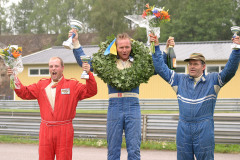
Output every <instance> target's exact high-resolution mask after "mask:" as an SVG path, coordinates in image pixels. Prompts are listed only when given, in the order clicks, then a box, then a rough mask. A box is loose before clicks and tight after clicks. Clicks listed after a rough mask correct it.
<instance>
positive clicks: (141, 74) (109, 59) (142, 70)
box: [92, 36, 154, 91]
mask: <svg viewBox="0 0 240 160" xmlns="http://www.w3.org/2000/svg"><path fill="white" fill-rule="evenodd" d="M114 38H115V37H114V36H111V37H108V38H107V41H105V42H102V43H101V44H100V46H99V47H100V49H99V50H98V52H97V53H95V54H93V59H92V65H93V69H94V72H95V73H96V74H97V75H98V77H100V78H101V79H102V80H103V81H104V82H105V83H107V84H109V85H111V86H112V87H114V88H116V89H118V90H121V91H130V90H131V89H133V88H136V87H138V86H139V85H140V84H141V83H147V82H148V80H149V78H150V77H151V76H152V75H153V74H154V66H153V62H152V56H151V55H150V54H149V48H148V47H146V46H145V45H144V44H143V43H142V42H139V41H132V51H131V53H130V56H131V57H133V58H134V61H133V63H132V66H131V67H130V68H126V69H123V70H119V69H118V68H117V65H116V60H117V56H116V55H113V54H109V55H104V51H105V50H106V48H107V47H108V45H109V44H110V43H111V42H112V40H113V39H114Z"/></svg>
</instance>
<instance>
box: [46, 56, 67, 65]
mask: <svg viewBox="0 0 240 160" xmlns="http://www.w3.org/2000/svg"><path fill="white" fill-rule="evenodd" d="M54 59H59V60H60V63H61V66H62V67H64V63H63V60H62V58H60V57H52V58H50V59H49V61H50V60H54Z"/></svg>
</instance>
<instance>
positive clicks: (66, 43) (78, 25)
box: [62, 19, 83, 49]
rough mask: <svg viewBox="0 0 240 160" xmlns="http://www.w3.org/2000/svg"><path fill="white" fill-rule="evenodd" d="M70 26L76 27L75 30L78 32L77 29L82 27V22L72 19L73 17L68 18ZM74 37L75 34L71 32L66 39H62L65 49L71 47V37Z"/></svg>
mask: <svg viewBox="0 0 240 160" xmlns="http://www.w3.org/2000/svg"><path fill="white" fill-rule="evenodd" d="M70 26H71V28H73V29H76V30H77V32H78V31H79V30H81V28H83V25H82V23H81V22H80V21H78V20H74V19H72V20H70ZM74 37H75V34H74V33H73V34H72V36H71V37H69V38H68V40H67V41H64V42H63V44H62V45H63V46H64V47H65V48H66V49H73V44H72V39H73V38H74Z"/></svg>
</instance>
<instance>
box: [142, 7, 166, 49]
mask: <svg viewBox="0 0 240 160" xmlns="http://www.w3.org/2000/svg"><path fill="white" fill-rule="evenodd" d="M146 8H147V9H146V10H144V11H143V14H142V18H144V19H146V20H147V23H148V24H147V26H148V27H147V33H148V34H150V33H153V34H154V35H155V36H157V38H159V37H160V25H161V24H162V23H164V22H168V21H170V15H169V14H168V10H167V11H166V10H164V7H163V8H157V7H155V6H154V5H153V6H149V4H146ZM147 36H148V35H147ZM148 40H149V39H148ZM150 51H151V53H155V46H154V42H152V43H151V46H150Z"/></svg>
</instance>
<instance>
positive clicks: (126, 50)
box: [116, 38, 132, 61]
mask: <svg viewBox="0 0 240 160" xmlns="http://www.w3.org/2000/svg"><path fill="white" fill-rule="evenodd" d="M116 45H117V53H118V56H119V58H120V59H121V60H123V61H126V60H128V58H129V55H130V53H131V49H132V48H131V42H130V40H129V39H128V38H126V39H119V40H118V41H117V44H116Z"/></svg>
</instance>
